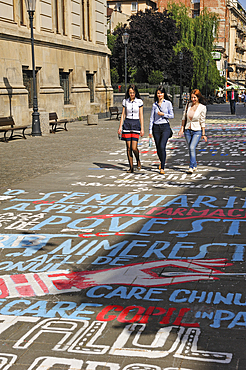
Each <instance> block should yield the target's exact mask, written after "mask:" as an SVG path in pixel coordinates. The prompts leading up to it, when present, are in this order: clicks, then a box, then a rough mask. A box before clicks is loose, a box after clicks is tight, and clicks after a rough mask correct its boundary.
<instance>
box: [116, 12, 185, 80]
mask: <svg viewBox="0 0 246 370" xmlns="http://www.w3.org/2000/svg"><path fill="white" fill-rule="evenodd" d="M125 30H127V32H128V33H129V43H128V46H127V60H128V68H133V69H134V70H135V69H136V70H137V73H136V80H138V76H142V77H141V82H147V81H148V76H149V74H150V73H151V71H153V70H154V71H157V70H159V71H161V72H165V74H169V70H170V68H171V64H172V58H173V56H174V55H175V53H174V49H173V47H174V46H175V45H176V43H177V41H178V39H179V31H178V29H177V27H176V25H175V21H174V19H172V18H171V17H170V16H169V13H168V12H167V11H165V12H163V13H160V12H153V11H150V10H146V11H145V12H144V13H143V12H138V13H137V14H135V15H132V16H131V17H130V23H129V28H127V29H126V28H124V27H121V28H118V29H117V30H115V32H114V35H115V36H117V39H116V41H115V45H114V48H113V52H112V57H111V68H117V70H118V73H119V75H120V78H121V79H122V80H123V75H124V50H125V49H124V45H123V43H122V39H121V37H122V34H123V32H124V31H125Z"/></svg>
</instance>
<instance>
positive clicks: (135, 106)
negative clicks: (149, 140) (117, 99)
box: [118, 84, 144, 172]
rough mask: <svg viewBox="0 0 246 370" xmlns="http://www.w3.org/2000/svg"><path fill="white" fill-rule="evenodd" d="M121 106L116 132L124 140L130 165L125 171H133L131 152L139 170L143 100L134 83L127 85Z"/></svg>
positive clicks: (142, 132)
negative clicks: (139, 141) (139, 142)
mask: <svg viewBox="0 0 246 370" xmlns="http://www.w3.org/2000/svg"><path fill="white" fill-rule="evenodd" d="M122 106H123V108H122V115H121V119H120V125H119V129H118V134H119V135H121V140H124V141H125V142H126V152H127V158H128V162H129V165H130V168H129V170H128V171H127V172H133V171H134V170H133V154H134V156H135V158H136V161H137V169H138V170H141V162H140V158H139V150H138V139H139V135H140V136H143V135H144V120H143V101H142V99H141V98H140V95H139V92H138V89H137V86H136V85H133V84H131V85H129V86H128V89H127V92H126V96H125V99H124V100H123V102H122Z"/></svg>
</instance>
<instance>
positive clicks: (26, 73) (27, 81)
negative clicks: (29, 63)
mask: <svg viewBox="0 0 246 370" xmlns="http://www.w3.org/2000/svg"><path fill="white" fill-rule="evenodd" d="M22 75H23V85H24V86H25V88H26V89H27V91H28V107H29V108H32V106H33V74H32V70H30V69H23V70H22ZM36 76H37V71H36Z"/></svg>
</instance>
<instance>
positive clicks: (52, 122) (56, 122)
mask: <svg viewBox="0 0 246 370" xmlns="http://www.w3.org/2000/svg"><path fill="white" fill-rule="evenodd" d="M49 123H50V125H51V132H53V133H55V132H56V131H57V129H58V127H57V125H64V130H65V131H67V123H68V120H67V119H66V118H63V119H58V116H57V114H56V112H51V113H49ZM59 128H61V127H59Z"/></svg>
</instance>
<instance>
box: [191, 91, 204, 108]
mask: <svg viewBox="0 0 246 370" xmlns="http://www.w3.org/2000/svg"><path fill="white" fill-rule="evenodd" d="M192 94H193V95H196V96H197V97H198V101H199V103H201V104H204V105H206V99H205V98H204V96H203V95H202V94H201V92H200V90H198V89H194V90H192V91H191V93H190V97H191V95H192Z"/></svg>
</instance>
